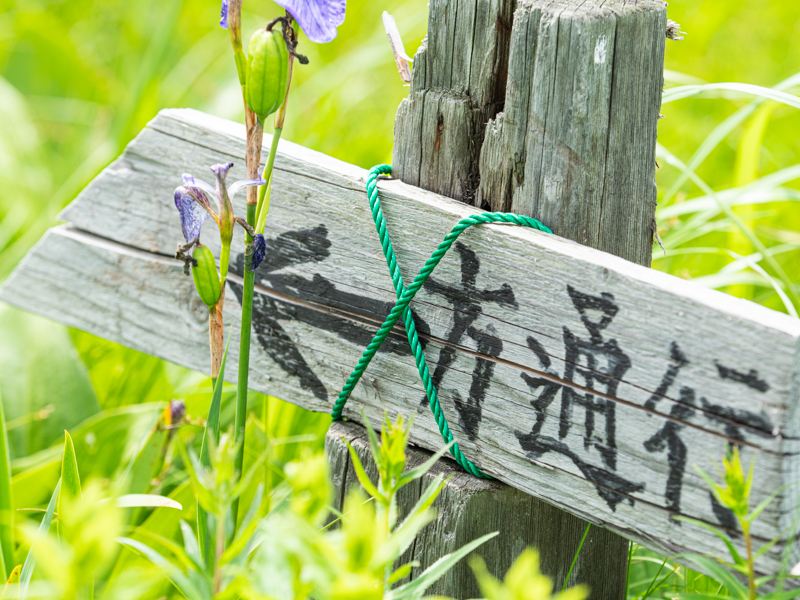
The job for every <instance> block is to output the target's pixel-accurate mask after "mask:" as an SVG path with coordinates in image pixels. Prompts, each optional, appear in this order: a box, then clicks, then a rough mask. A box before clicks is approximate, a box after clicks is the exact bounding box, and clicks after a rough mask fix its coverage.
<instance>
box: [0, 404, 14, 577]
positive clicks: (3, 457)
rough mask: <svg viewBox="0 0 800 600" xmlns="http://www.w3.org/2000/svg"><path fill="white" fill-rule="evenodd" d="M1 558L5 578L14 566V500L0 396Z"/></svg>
mask: <svg viewBox="0 0 800 600" xmlns="http://www.w3.org/2000/svg"><path fill="white" fill-rule="evenodd" d="M0 550H2V553H0V559H2V567H3V569H2V571H3V573H2V574H3V580H6V579H8V576H9V573H10V571H11V569H13V568H14V502H13V500H12V495H11V457H10V454H9V451H8V435H7V432H6V417H5V414H3V402H2V398H0Z"/></svg>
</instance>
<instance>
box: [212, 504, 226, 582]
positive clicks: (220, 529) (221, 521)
mask: <svg viewBox="0 0 800 600" xmlns="http://www.w3.org/2000/svg"><path fill="white" fill-rule="evenodd" d="M216 520H217V532H216V533H217V535H216V537H217V541H216V547H215V548H214V554H215V559H214V594H215V595H216V594H218V593H219V592H220V591H222V565H221V564H220V563H221V561H222V553H223V552H225V515H221V516H220V515H218V516H217V519H216Z"/></svg>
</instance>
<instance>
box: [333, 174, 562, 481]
mask: <svg viewBox="0 0 800 600" xmlns="http://www.w3.org/2000/svg"><path fill="white" fill-rule="evenodd" d="M391 173H392V167H391V165H378V166H377V167H373V168H372V169H371V170H370V172H369V175H368V176H367V185H366V189H367V197H368V198H369V206H370V209H371V210H372V218H373V220H374V221H375V229H376V231H377V232H378V237H379V238H380V241H381V247H382V248H383V255H384V257H385V258H386V264H387V265H388V267H389V275H390V276H391V278H392V284H393V285H394V290H395V294H396V297H397V302H396V304H395V305H394V308H392V310H391V311H390V312H389V314H388V316H387V317H386V319H385V320H384V322H383V325H381V326H380V328H379V329H378V331H377V332H376V333H375V336H374V337H373V338H372V341H370V343H369V344H368V345H367V347H366V348H365V349H364V352H363V353H362V354H361V358H359V359H358V363H357V364H356V366H355V368H354V369H353V372H352V373H350V376H349V377H348V378H347V382H346V383H345V384H344V387H343V388H342V391H341V392H339V397H338V398H337V399H336V402H335V403H334V405H333V408H332V409H331V416H332V417H333V420H334V421H339V420H341V418H342V410H344V405H345V404H346V403H347V399H348V398H349V397H350V394H351V393H352V392H353V388H355V386H356V384H357V383H358V381H359V379H361V376H362V375H363V374H364V371H365V370H366V368H367V366H368V365H369V363H370V361H371V360H372V357H373V356H375V353H376V352H378V348H380V347H381V344H383V342H384V340H385V339H386V338H387V337H388V335H389V333H390V332H391V330H392V328H393V327H394V326H395V324H396V323H397V321H398V320H399V319H400V318H401V317H402V319H403V324H404V325H405V328H406V334H407V336H408V343H409V345H410V346H411V352H412V354H413V355H414V361H415V362H416V364H417V370H418V371H419V376H420V379H421V380H422V385H423V387H424V388H425V394H426V396H427V397H428V404H429V406H430V409H431V413H432V414H433V418H434V419H435V420H436V425H437V426H438V427H439V432H440V433H441V434H442V439H443V440H444V441H445V443H448V444H449V443H450V442H453V434H452V432H451V431H450V427H449V425H448V423H447V417H445V415H444V411H442V406H441V404H439V394H438V393H437V391H436V386H435V385H434V384H433V378H432V377H431V373H430V371H429V370H428V363H427V362H426V361H425V351H424V350H423V349H422V345H421V344H420V342H419V335H418V334H417V328H416V326H415V324H414V317H413V315H412V314H411V308H409V304H410V303H411V301H412V300H413V299H414V296H416V295H417V292H418V291H419V290H420V289H421V288H422V286H423V285H424V284H425V282H426V281H427V280H428V277H430V275H431V273H433V270H434V269H435V268H436V266H437V265H438V264H439V262H440V261H441V260H442V258H443V257H444V255H445V254H446V253H447V251H448V250H449V249H450V247H451V246H452V245H453V242H455V241H456V239H457V238H458V236H460V235H461V234H462V233H464V231H466V230H467V229H469V228H470V227H473V226H475V225H484V224H487V223H508V224H511V225H519V226H522V227H530V228H532V229H537V230H539V231H544V232H546V233H552V231H550V229H549V228H548V227H547V226H546V225H544V224H542V223H541V222H540V221H538V220H537V219H534V218H532V217H526V216H523V215H515V214H513V213H501V212H486V213H480V214H477V215H472V216H471V217H466V218H464V219H461V220H460V221H459V222H458V223H456V225H455V226H454V227H453V228H452V229H451V230H450V233H448V234H447V235H446V236H445V237H444V239H443V240H442V241H441V243H440V244H439V245H438V246H437V247H436V250H434V251H433V254H431V256H430V258H429V259H428V260H427V261H425V264H424V265H423V266H422V268H421V269H420V270H419V273H417V276H416V277H414V280H413V281H412V282H411V285H409V286H406V285H405V283H404V281H403V276H402V275H401V273H400V267H399V266H398V265H397V257H396V256H395V253H394V248H393V246H392V240H391V238H390V236H389V231H388V230H387V227H386V218H385V217H384V216H383V209H382V208H381V200H380V197H379V195H378V180H379V179H380V177H381V176H383V175H390V174H391ZM450 454H452V455H453V458H455V459H456V462H458V464H459V465H461V467H462V468H463V469H464V470H465V471H467V472H468V473H470V474H471V475H474V476H475V477H483V478H489V477H490V476H488V475H486V474H485V473H483V472H482V471H481V470H480V469H479V468H478V467H477V466H476V465H475V463H473V462H472V461H471V460H470V459H468V458H467V457H466V456H464V453H463V452H462V451H461V448H460V447H459V445H458V443H457V442H453V445H452V446H451V447H450Z"/></svg>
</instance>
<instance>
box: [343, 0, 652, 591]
mask: <svg viewBox="0 0 800 600" xmlns="http://www.w3.org/2000/svg"><path fill="white" fill-rule="evenodd" d="M514 4H515V2H514V1H513V0H456V1H453V0H450V1H446V0H431V3H430V16H429V23H428V36H427V41H426V43H425V44H424V45H423V47H422V48H421V49H420V50H419V51H418V52H417V55H416V57H415V60H414V71H413V78H412V84H411V92H410V95H409V98H408V99H407V100H404V101H403V103H402V104H401V106H400V109H399V110H398V114H397V121H396V125H395V151H394V167H395V171H396V173H397V175H398V176H399V177H400V178H401V179H402V180H403V181H405V182H406V183H411V184H413V185H416V186H419V187H423V188H427V189H429V190H432V191H436V192H439V193H442V194H445V195H447V196H450V197H453V198H457V199H459V200H462V201H464V202H468V203H474V204H475V205H477V206H482V207H484V208H487V209H491V210H499V211H505V210H512V211H513V212H517V213H522V214H527V215H531V216H535V217H537V218H540V219H541V220H542V221H543V222H544V223H546V224H548V225H550V226H551V227H552V228H553V229H554V231H555V232H556V233H558V234H559V235H561V236H563V237H567V238H571V239H573V240H576V241H578V242H580V243H582V244H585V245H589V246H592V247H594V248H598V249H601V250H605V251H607V252H611V253H613V254H617V255H618V256H622V257H623V258H626V259H628V260H631V261H635V262H638V263H640V264H644V265H649V263H650V253H651V246H652V239H653V231H654V229H653V227H654V223H655V204H656V189H655V142H656V122H657V119H658V114H659V107H660V104H661V88H662V84H663V64H664V40H665V31H666V15H665V9H664V3H663V2H660V1H657V0H639V1H638V2H626V1H624V0H612V1H608V2H605V3H602V6H598V5H596V4H594V3H590V2H589V3H587V2H585V0H559V1H553V0H534V1H528V2H524V1H523V2H521V3H520V4H519V7H518V8H517V10H516V11H514V12H513V23H512V7H513V5H514ZM487 123H488V124H487ZM450 341H453V340H450ZM458 341H459V342H460V340H458ZM441 356H442V355H441V354H440V355H439V357H438V360H439V361H440V363H441V361H442V358H441ZM429 360H430V361H431V363H432V364H431V368H432V369H433V368H434V367H435V365H436V362H435V361H437V357H436V355H435V354H434V355H432V356H431V357H430V359H429ZM351 433H352V431H351ZM337 435H339V431H338V429H333V430H331V433H330V434H329V437H328V443H329V449H330V453H331V455H342V454H343V453H344V452H345V451H344V450H343V449H342V447H341V446H342V445H341V442H339V441H337V438H336V436H337ZM353 435H356V434H354V433H353ZM360 435H361V436H363V435H364V434H363V432H362V433H361V434H360ZM356 438H357V439H358V435H356ZM356 447H357V448H361V449H362V451H363V454H362V459H365V460H368V454H369V452H368V445H367V444H365V443H363V442H362V443H360V444H357V445H356ZM417 452H418V453H423V452H422V451H417ZM345 462H346V457H345ZM335 464H340V463H335ZM342 468H345V469H346V468H347V465H346V464H344V465H343V467H342ZM343 479H344V478H343ZM347 481H351V482H352V478H350V479H347ZM438 506H439V510H440V516H439V519H438V520H437V523H436V525H435V527H434V530H435V532H434V533H433V535H430V536H427V537H426V538H425V541H424V542H423V544H422V549H420V550H415V553H414V559H416V560H419V561H420V562H421V563H422V564H423V565H424V566H425V565H427V564H429V563H430V561H432V560H435V559H436V557H437V556H440V555H442V554H444V553H446V552H449V551H451V550H454V549H455V548H456V547H458V546H459V545H460V544H462V543H464V542H465V541H466V540H467V539H468V537H469V535H468V534H467V532H469V534H472V535H473V537H477V536H478V535H481V534H483V533H487V532H488V531H492V530H493V529H498V530H500V531H501V535H500V536H499V537H498V538H495V539H494V540H492V542H491V543H490V544H487V545H486V546H485V547H484V548H482V549H481V550H480V552H481V554H482V555H483V556H484V557H486V558H490V559H491V563H490V565H489V566H490V569H492V570H493V571H494V572H495V573H496V574H497V575H502V574H503V573H505V571H506V570H507V569H508V567H509V565H510V563H511V561H512V560H513V558H514V557H515V556H516V554H518V553H519V551H520V550H522V548H523V547H524V546H525V545H534V546H537V547H538V548H539V551H540V553H541V555H542V565H543V569H544V571H545V572H546V573H548V574H550V575H551V576H553V577H554V578H555V580H556V581H557V582H559V583H560V582H561V581H563V579H564V577H565V574H566V572H567V569H568V568H569V565H570V563H571V561H572V558H573V555H574V553H575V551H576V549H577V547H578V543H579V540H580V538H581V535H582V533H583V531H584V529H585V527H586V523H585V522H583V521H581V520H580V519H578V518H577V517H574V516H572V515H570V514H568V513H566V512H563V511H560V510H558V509H555V508H553V507H551V506H550V505H548V504H546V503H544V502H541V501H538V500H535V499H533V498H531V497H526V496H525V495H524V494H520V493H519V492H517V491H516V490H513V489H511V488H508V487H507V486H503V485H500V484H497V483H495V482H492V483H488V482H484V481H479V480H470V479H469V478H465V477H463V476H462V477H457V478H454V479H453V480H451V481H450V483H449V484H448V486H447V488H446V492H445V493H444V494H443V497H442V498H441V499H440V501H439V504H438ZM510 515H513V517H509V516H510ZM444 532H449V533H450V534H451V535H442V533H444ZM418 545H419V543H418ZM627 547H628V543H627V541H626V540H624V539H623V538H621V537H619V536H617V535H616V534H614V533H612V532H610V531H608V530H603V529H599V528H594V529H592V530H590V533H589V536H588V537H587V540H586V543H585V545H584V547H583V550H582V551H581V554H580V557H579V559H578V562H577V564H576V568H575V569H574V571H573V573H572V576H571V582H572V583H574V582H583V583H586V584H588V585H589V586H590V587H591V589H592V597H593V598H624V596H625V582H626V569H627ZM456 573H458V575H457V576H454V577H452V578H450V579H448V580H446V581H443V582H442V583H441V584H440V585H439V586H438V587H437V589H436V590H435V591H436V592H439V593H443V594H447V595H451V596H454V597H457V598H466V597H472V596H475V595H477V589H476V588H475V585H474V583H473V581H472V578H471V577H470V576H469V574H468V572H466V569H465V568H463V566H462V568H461V570H460V571H457V572H456Z"/></svg>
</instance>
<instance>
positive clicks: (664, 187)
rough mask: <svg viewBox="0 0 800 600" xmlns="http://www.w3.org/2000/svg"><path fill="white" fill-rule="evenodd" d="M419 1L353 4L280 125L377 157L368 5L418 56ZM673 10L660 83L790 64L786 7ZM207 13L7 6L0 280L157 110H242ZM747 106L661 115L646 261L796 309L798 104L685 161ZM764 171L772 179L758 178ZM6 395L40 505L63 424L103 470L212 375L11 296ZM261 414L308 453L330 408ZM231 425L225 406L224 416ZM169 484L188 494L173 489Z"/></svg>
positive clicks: (383, 114) (114, 6)
mask: <svg viewBox="0 0 800 600" xmlns="http://www.w3.org/2000/svg"><path fill="white" fill-rule="evenodd" d="M426 4H427V2H426V0H406V1H402V2H392V3H389V2H380V1H372V2H367V1H363V0H358V1H357V0H351V2H350V5H349V6H348V17H347V21H346V23H345V25H344V27H342V29H341V30H340V34H339V37H338V38H337V39H336V40H335V41H334V42H333V43H332V44H329V45H325V46H313V45H311V44H308V43H307V42H302V46H301V51H303V52H305V53H307V54H308V55H309V57H310V59H311V64H310V65H309V66H308V67H303V68H300V69H298V73H297V76H296V83H295V85H294V87H293V91H292V98H291V105H290V109H289V118H288V120H287V126H286V128H285V130H284V136H285V137H287V138H288V139H291V140H293V141H296V142H299V143H302V144H305V145H307V146H310V147H312V148H314V149H317V150H319V151H322V152H325V153H328V154H331V155H333V156H336V157H337V158H341V159H343V160H347V161H350V162H353V163H356V164H359V165H361V166H364V167H368V166H370V165H372V164H376V163H379V162H385V161H388V160H389V158H390V153H391V152H390V151H391V143H392V127H393V121H394V112H395V109H396V107H397V105H398V103H399V102H400V100H401V99H402V98H403V97H404V96H405V95H406V93H407V89H406V88H405V87H404V86H403V85H402V84H401V82H400V80H399V78H398V76H397V74H396V71H395V68H394V63H393V60H392V57H391V55H390V52H389V49H388V45H387V43H386V40H385V35H384V33H383V30H382V26H381V23H380V14H381V12H382V11H383V10H390V11H391V12H392V13H393V14H394V16H395V18H396V19H397V22H398V25H399V28H400V30H401V31H402V33H403V36H404V38H405V41H406V46H407V48H408V49H409V51H412V52H413V49H414V48H416V46H417V45H418V43H419V42H420V40H421V39H422V37H423V35H424V31H425V24H426V18H427V14H426ZM668 10H669V15H670V17H671V18H673V19H675V20H677V21H678V22H679V23H680V24H681V25H682V29H683V30H684V31H686V32H687V35H686V39H685V40H684V41H682V42H668V47H667V69H668V73H667V75H668V85H677V84H681V83H687V82H695V81H699V82H717V81H740V82H747V83H754V84H759V85H763V86H768V87H773V86H775V85H776V84H778V83H779V82H781V81H784V80H786V79H787V78H789V77H791V76H793V75H795V74H796V73H798V71H800V55H798V54H797V52H796V48H795V45H796V40H797V39H798V37H800V17H798V12H797V5H796V2H795V0H771V1H770V2H750V1H748V0H729V1H727V2H711V1H709V0H707V1H705V2H696V1H693V0H672V1H671V2H670V6H669V9H668ZM248 11H249V12H248ZM218 13H219V3H218V2H217V1H216V0H183V1H178V0H166V1H165V0H158V1H156V0H137V1H136V2H130V1H122V0H26V1H24V2H23V1H22V0H0V280H2V279H4V278H5V277H6V276H7V275H8V273H9V272H10V271H11V269H13V267H14V266H15V265H16V264H17V263H18V262H19V260H21V258H22V257H23V256H24V255H25V253H26V252H27V251H28V250H29V249H30V248H31V246H32V245H33V244H34V243H35V242H36V241H37V240H38V239H39V238H40V237H41V235H42V234H43V232H44V231H45V230H46V229H47V228H48V227H49V226H51V225H53V224H55V223H56V222H57V220H58V213H59V211H60V210H61V208H63V206H64V205H65V204H66V203H68V202H69V201H70V200H71V199H72V198H73V197H74V196H75V195H76V194H77V192H78V191H79V190H80V189H81V188H82V187H83V186H85V185H86V184H87V183H88V182H89V181H90V180H91V178H92V177H93V176H94V175H96V174H97V173H98V172H99V171H100V170H101V169H102V168H103V167H104V166H105V165H106V164H108V163H109V162H110V161H111V160H113V159H114V158H115V157H116V156H117V155H118V154H119V152H120V151H121V150H122V149H123V148H124V146H125V144H127V143H128V141H129V140H130V139H131V138H132V137H133V136H135V135H136V133H137V132H138V131H139V130H140V129H141V128H142V127H143V126H144V125H145V123H146V122H147V121H148V120H149V119H150V118H152V117H153V116H154V115H155V113H156V112H157V111H158V110H159V109H160V108H162V107H167V106H191V107H196V108H199V109H202V110H206V111H209V112H212V113H215V114H218V115H220V116H224V117H229V118H233V119H237V120H239V119H241V117H242V115H241V101H240V97H239V89H238V85H237V83H236V77H235V75H234V70H233V64H232V58H231V56H230V53H229V51H228V40H227V36H226V35H224V34H223V33H222V32H221V31H220V29H219V28H218V26H217V18H218ZM275 14H276V8H275V6H274V5H273V4H272V3H271V2H269V1H268V0H258V1H256V0H246V1H245V29H246V31H250V30H252V29H253V28H254V27H255V26H257V25H258V24H260V23H262V22H264V21H265V20H266V19H268V18H270V17H271V16H274V15H275ZM793 50H794V54H792V52H793ZM798 89H800V86H798V85H797V83H794V84H793V85H789V86H787V89H786V90H785V91H787V92H790V93H793V94H794V95H795V96H797V93H798ZM727 96H731V97H727ZM733 96H735V97H733ZM751 100H752V98H744V97H742V96H741V95H736V94H731V93H728V94H726V95H720V94H716V95H713V96H709V95H701V96H698V97H694V98H690V99H685V100H680V101H676V102H673V103H670V104H666V105H665V106H664V108H663V110H662V112H663V113H664V117H665V118H664V120H662V121H661V123H660V125H659V142H660V144H661V146H662V150H661V151H660V153H659V157H660V158H659V162H660V166H661V168H660V169H659V172H658V183H659V190H660V197H659V202H660V205H659V219H658V226H659V233H660V235H661V237H662V239H663V240H664V245H665V250H664V251H662V250H660V249H659V248H656V249H655V252H654V267H655V268H658V269H661V270H665V271H668V272H671V273H673V274H676V275H678V276H681V277H686V278H695V279H698V280H699V281H701V282H702V283H704V284H706V285H709V286H712V287H715V288H719V289H723V290H725V291H728V292H730V293H734V294H737V295H740V296H744V297H747V298H751V299H754V300H756V301H758V302H761V303H763V304H765V305H768V306H771V307H773V308H776V309H778V310H785V311H789V312H792V311H793V310H796V309H797V308H798V307H797V306H794V305H793V300H792V298H793V297H796V296H797V295H799V294H800V285H799V284H800V269H798V268H797V264H800V261H798V258H799V257H800V250H799V249H800V210H798V208H797V207H798V204H797V203H798V201H800V191H798V179H800V146H798V144H797V141H796V140H797V135H796V132H797V131H798V130H800V111H798V110H797V109H794V108H790V107H788V106H785V105H779V104H777V103H774V102H766V103H762V104H761V105H760V106H758V107H753V109H752V110H751V111H750V113H749V114H747V115H746V116H745V117H744V118H742V120H741V122H740V123H738V124H737V125H736V126H735V127H732V128H731V132H730V133H729V134H727V135H725V136H723V137H722V138H721V140H720V142H719V143H718V144H716V145H714V147H713V149H712V151H711V152H710V153H709V155H708V157H707V158H705V159H704V160H702V161H701V162H700V164H699V165H698V167H697V168H696V169H687V168H685V166H684V167H682V166H681V165H686V164H691V163H692V157H693V155H695V153H696V152H697V150H698V148H701V146H702V144H703V143H704V142H705V141H707V139H708V136H709V134H711V133H712V132H713V131H714V130H715V127H717V126H719V124H720V123H723V122H724V121H725V119H727V118H729V117H731V116H732V115H734V114H736V113H737V111H740V110H742V109H743V108H746V107H747V106H748V105H749V103H750V102H751ZM774 173H778V174H779V175H780V177H777V178H776V177H772V178H770V177H768V176H769V175H770V174H774ZM165 201H168V200H167V199H165ZM176 228H177V219H176ZM54 260H57V257H54ZM226 394H229V392H226ZM0 396H2V398H3V402H4V406H5V409H6V417H7V419H8V427H9V436H10V442H11V443H10V446H11V456H12V472H13V473H14V490H15V492H16V496H15V505H16V506H17V507H25V508H32V507H42V506H44V505H45V504H46V503H47V500H48V498H49V497H50V493H51V491H52V489H53V486H54V485H55V482H56V481H57V478H58V471H59V459H60V446H59V445H58V442H59V439H60V437H61V430H62V429H64V428H66V427H69V428H72V433H73V438H74V441H75V450H76V453H77V457H78V462H79V464H81V465H89V466H90V470H91V471H92V473H91V474H92V475H99V476H110V475H112V474H114V472H115V470H116V469H119V468H120V465H121V464H124V463H125V460H124V459H125V457H128V458H129V457H130V456H133V455H136V454H137V452H138V446H137V441H140V440H141V439H148V440H149V439H151V436H153V435H156V433H155V432H158V434H157V437H158V436H162V437H165V436H166V435H167V434H166V433H164V432H163V431H160V430H158V429H157V422H158V418H159V417H158V415H159V411H160V408H161V407H163V403H164V402H166V401H168V400H171V399H176V398H179V399H181V400H183V401H185V402H186V405H187V408H188V415H189V420H190V422H191V420H192V419H193V418H195V419H196V418H202V417H203V416H204V415H205V414H206V411H207V407H208V399H209V397H210V385H209V383H208V381H207V380H206V379H205V378H204V377H202V376H200V375H198V374H195V373H189V372H187V371H185V370H183V369H180V368H178V367H175V366H173V365H169V364H166V363H164V362H162V361H160V360H158V359H155V358H153V357H149V356H145V355H142V354H140V353H138V352H135V351H132V350H129V349H125V348H122V347H120V346H117V345H115V344H112V343H109V342H106V341H104V340H100V339H97V338H95V337H93V336H91V335H88V334H85V333H82V332H77V331H66V330H65V329H64V328H62V327H60V326H58V325H55V324H53V323H50V322H47V321H44V320H42V319H39V318H35V317H32V316H29V315H26V314H24V313H22V312H21V311H19V310H17V309H11V308H6V307H4V308H2V309H0ZM226 399H227V400H230V398H229V397H228V398H226ZM226 399H224V400H223V406H228V407H230V406H231V405H232V402H230V401H225V400H226ZM254 405H255V406H259V405H261V406H263V407H265V410H267V412H268V415H269V418H268V421H267V423H268V425H267V429H269V432H270V435H271V436H275V437H276V438H281V437H287V436H291V435H296V434H297V433H298V432H307V433H308V435H309V440H314V442H313V443H314V444H316V445H317V446H319V443H320V440H321V436H322V433H323V432H324V429H325V426H326V423H327V420H326V417H325V416H324V415H323V416H312V415H310V414H309V413H305V412H303V411H300V410H299V409H296V408H294V407H291V406H289V405H285V404H282V403H279V402H278V401H275V400H266V399H264V401H263V402H260V403H259V402H254ZM231 417H232V415H230V414H227V415H226V414H225V413H224V411H223V422H229V421H230V419H231ZM250 426H251V429H252V430H253V435H250V434H248V435H250V438H249V439H251V440H254V441H253V443H254V444H255V443H259V442H260V443H262V444H263V443H264V442H265V439H266V437H265V436H266V434H267V431H266V430H265V429H264V427H265V426H264V422H263V421H262V420H258V421H256V422H254V423H250ZM147 432H150V433H147ZM137 436H140V437H137ZM162 441H163V440H162ZM54 444H56V445H55V446H54ZM155 447H156V448H158V449H160V448H161V447H162V445H159V444H156V445H155ZM101 449H102V451H101ZM251 454H253V452H251ZM250 458H251V459H252V456H251V457H250ZM156 459H158V460H169V457H161V456H160V455H159V456H158V457H155V458H153V460H156ZM144 471H147V469H144ZM147 472H149V471H147ZM165 486H166V489H167V490H170V489H172V490H175V491H176V492H175V493H184V494H185V493H186V489H185V487H184V488H180V486H179V485H177V487H176V485H175V482H173V485H172V487H170V484H169V482H166V483H165ZM637 557H638V560H637V561H636V562H635V564H634V567H633V569H632V571H631V580H630V583H631V589H632V592H631V593H632V595H635V596H637V597H656V596H657V595H658V594H661V593H667V592H666V590H670V593H674V592H675V590H679V591H680V590H682V591H693V590H696V591H698V592H704V591H709V592H711V591H713V589H715V588H714V584H712V583H709V582H708V581H706V580H705V579H703V578H698V576H696V575H694V574H692V573H691V572H689V571H687V570H685V569H683V568H681V567H678V566H674V571H670V570H669V569H673V566H672V565H671V566H670V567H668V570H667V571H665V570H664V569H665V565H666V564H667V563H665V562H663V561H662V559H660V558H657V557H653V556H652V555H651V554H649V553H647V552H644V551H641V552H639V553H638V554H637ZM665 575H669V578H668V579H663V581H661V583H659V584H658V586H656V588H655V589H653V587H654V586H653V585H651V584H653V582H654V581H658V580H659V579H658V578H663V577H664V576H665ZM653 577H655V578H656V579H653ZM681 586H682V587H681Z"/></svg>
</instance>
